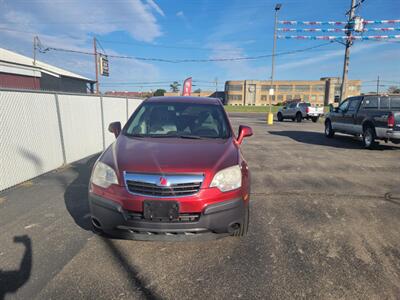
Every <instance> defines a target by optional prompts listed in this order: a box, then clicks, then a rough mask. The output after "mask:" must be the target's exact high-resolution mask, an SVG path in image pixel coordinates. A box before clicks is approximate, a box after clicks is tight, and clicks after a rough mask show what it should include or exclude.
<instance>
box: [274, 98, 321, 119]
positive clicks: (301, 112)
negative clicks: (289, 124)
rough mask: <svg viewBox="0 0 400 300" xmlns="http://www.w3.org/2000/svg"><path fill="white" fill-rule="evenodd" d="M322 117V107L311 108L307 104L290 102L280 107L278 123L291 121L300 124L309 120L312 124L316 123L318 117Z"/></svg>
mask: <svg viewBox="0 0 400 300" xmlns="http://www.w3.org/2000/svg"><path fill="white" fill-rule="evenodd" d="M323 115H324V107H322V106H321V107H317V106H312V105H311V104H310V103H308V102H291V103H288V104H286V106H284V107H282V108H281V109H280V110H279V111H278V113H277V117H278V121H279V122H282V121H283V120H284V119H291V120H292V121H295V120H296V121H297V122H301V121H302V120H303V119H307V120H309V119H311V120H312V121H313V122H314V123H315V122H317V121H318V119H319V117H320V116H323Z"/></svg>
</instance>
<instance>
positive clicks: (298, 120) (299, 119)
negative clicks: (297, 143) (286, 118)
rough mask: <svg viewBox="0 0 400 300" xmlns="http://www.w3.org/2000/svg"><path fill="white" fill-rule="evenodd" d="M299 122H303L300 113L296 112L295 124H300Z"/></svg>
mask: <svg viewBox="0 0 400 300" xmlns="http://www.w3.org/2000/svg"><path fill="white" fill-rule="evenodd" d="M301 121H303V116H302V115H301V113H299V112H298V113H297V114H296V122H297V123H301Z"/></svg>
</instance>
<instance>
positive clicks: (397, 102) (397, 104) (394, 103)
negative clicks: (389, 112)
mask: <svg viewBox="0 0 400 300" xmlns="http://www.w3.org/2000/svg"><path fill="white" fill-rule="evenodd" d="M390 99H391V105H390V107H391V108H395V109H399V108H400V97H390Z"/></svg>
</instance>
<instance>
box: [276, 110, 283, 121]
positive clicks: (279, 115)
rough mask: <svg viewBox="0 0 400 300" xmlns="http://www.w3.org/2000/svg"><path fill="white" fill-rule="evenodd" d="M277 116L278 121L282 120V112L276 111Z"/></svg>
mask: <svg viewBox="0 0 400 300" xmlns="http://www.w3.org/2000/svg"><path fill="white" fill-rule="evenodd" d="M277 117H278V121H279V122H282V121H283V116H282V114H281V113H280V112H279V113H278V115H277Z"/></svg>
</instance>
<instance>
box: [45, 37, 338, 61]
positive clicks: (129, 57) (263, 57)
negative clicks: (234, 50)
mask: <svg viewBox="0 0 400 300" xmlns="http://www.w3.org/2000/svg"><path fill="white" fill-rule="evenodd" d="M330 44H332V42H328V43H323V44H319V45H316V46H312V47H308V48H303V49H297V50H292V51H286V52H280V53H277V54H275V56H281V55H289V54H295V53H300V52H306V51H310V50H312V49H316V48H320V47H323V46H326V45H330ZM51 50H53V51H61V52H69V53H79V54H84V55H94V54H93V53H92V52H87V51H79V50H73V49H65V48H55V47H47V48H45V49H43V51H45V52H47V51H51ZM271 56H272V54H264V55H258V56H243V57H228V58H226V57H225V58H208V59H194V58H189V59H165V58H153V57H137V56H129V55H108V57H109V58H120V59H135V60H141V61H154V62H165V63H206V62H225V61H244V60H258V59H265V58H269V57H271Z"/></svg>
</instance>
